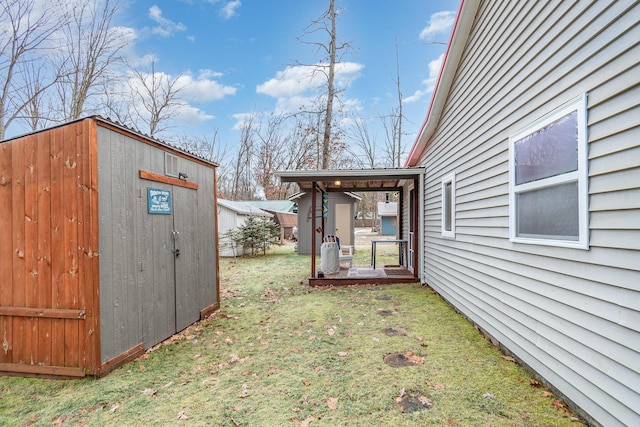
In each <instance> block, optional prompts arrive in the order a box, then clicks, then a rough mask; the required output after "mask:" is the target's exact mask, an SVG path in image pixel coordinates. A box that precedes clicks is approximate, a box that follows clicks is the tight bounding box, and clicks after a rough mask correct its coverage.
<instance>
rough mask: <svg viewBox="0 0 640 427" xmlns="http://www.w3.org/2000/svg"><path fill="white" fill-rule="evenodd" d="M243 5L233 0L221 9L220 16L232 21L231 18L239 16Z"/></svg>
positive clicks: (237, 0)
mask: <svg viewBox="0 0 640 427" xmlns="http://www.w3.org/2000/svg"><path fill="white" fill-rule="evenodd" d="M241 5H242V3H241V2H240V0H232V1H229V2H226V3H225V4H224V6H222V8H221V9H220V15H221V16H222V17H223V18H224V19H230V18H231V17H233V16H236V15H237V14H238V9H239V8H240V6H241Z"/></svg>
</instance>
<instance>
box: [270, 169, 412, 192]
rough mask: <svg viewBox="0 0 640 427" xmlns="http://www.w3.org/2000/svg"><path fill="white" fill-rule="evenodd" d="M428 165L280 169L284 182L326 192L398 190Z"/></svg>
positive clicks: (279, 174)
mask: <svg viewBox="0 0 640 427" xmlns="http://www.w3.org/2000/svg"><path fill="white" fill-rule="evenodd" d="M422 173H424V168H389V169H387V168H376V169H333V170H329V169H325V170H305V171H279V172H276V176H277V177H279V178H280V180H281V181H282V182H295V183H297V184H298V186H299V187H300V189H302V190H309V189H310V188H311V187H312V185H313V183H314V182H315V183H316V184H318V185H320V186H321V187H322V188H323V189H324V190H325V191H328V192H330V191H357V192H365V191H394V190H398V189H400V188H401V187H402V185H403V184H404V181H406V180H414V179H418V178H419V177H420V175H421V174H422Z"/></svg>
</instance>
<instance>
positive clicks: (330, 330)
mask: <svg viewBox="0 0 640 427" xmlns="http://www.w3.org/2000/svg"><path fill="white" fill-rule="evenodd" d="M327 333H328V334H329V336H330V337H332V336H333V335H334V334H335V333H336V330H335V329H333V328H329V329H327Z"/></svg>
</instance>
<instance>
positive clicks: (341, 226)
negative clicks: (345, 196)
mask: <svg viewBox="0 0 640 427" xmlns="http://www.w3.org/2000/svg"><path fill="white" fill-rule="evenodd" d="M335 215H336V236H338V238H339V239H340V244H341V245H351V244H352V243H351V205H350V204H348V203H337V204H336V207H335Z"/></svg>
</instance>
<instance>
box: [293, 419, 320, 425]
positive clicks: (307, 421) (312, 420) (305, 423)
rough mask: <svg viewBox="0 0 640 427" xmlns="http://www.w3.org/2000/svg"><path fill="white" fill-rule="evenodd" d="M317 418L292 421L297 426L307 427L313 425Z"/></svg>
mask: <svg viewBox="0 0 640 427" xmlns="http://www.w3.org/2000/svg"><path fill="white" fill-rule="evenodd" d="M316 419H317V418H316V417H309V418H307V419H306V420H303V421H300V420H299V419H297V418H294V419H293V420H292V421H293V422H294V423H296V424H298V425H299V426H302V427H307V426H308V425H309V424H311V423H312V422H314V421H315V420H316Z"/></svg>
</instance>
